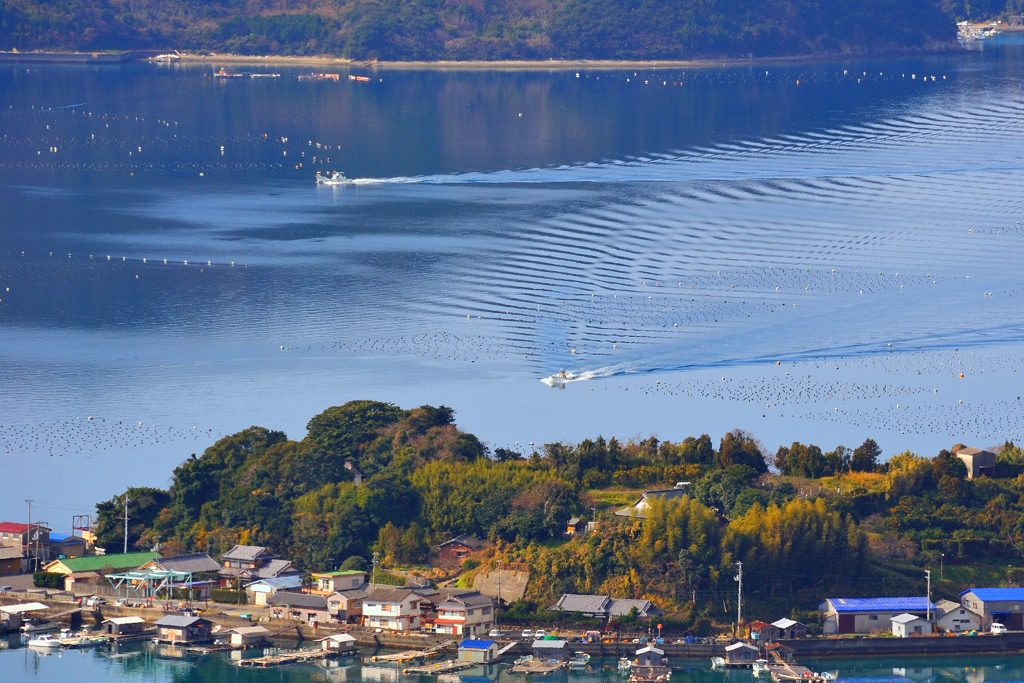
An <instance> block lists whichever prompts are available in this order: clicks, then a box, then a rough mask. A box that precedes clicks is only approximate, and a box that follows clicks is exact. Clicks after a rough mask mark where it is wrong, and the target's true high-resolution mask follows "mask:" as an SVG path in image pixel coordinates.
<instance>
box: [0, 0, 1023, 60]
mask: <svg viewBox="0 0 1024 683" xmlns="http://www.w3.org/2000/svg"><path fill="white" fill-rule="evenodd" d="M987 1H988V4H979V3H977V2H974V3H972V2H969V1H968V0H955V1H954V0H945V4H944V5H942V6H940V4H937V2H936V0H829V1H828V2H817V1H816V0H766V1H763V2H755V1H754V0H728V1H727V0H486V1H485V0H251V1H250V2H241V1H239V0H130V1H128V0H46V1H45V2H43V1H42V0H0V49H4V50H10V49H11V48H18V49H20V50H25V49H60V50H72V49H73V50H101V49H126V48H160V49H165V48H176V49H183V50H184V49H187V50H214V51H222V52H223V51H230V52H234V53H241V54H285V55H292V54H294V55H316V54H332V55H343V56H345V57H350V58H353V59H360V60H363V59H381V60H436V59H456V60H465V59H485V60H493V59H549V58H554V59H562V58H583V59H688V58H697V57H723V56H725V57H746V56H748V55H752V56H755V57H764V56H783V55H806V54H822V53H851V52H852V53H873V52H882V51H899V50H921V49H933V48H942V47H950V46H955V45H956V41H955V35H956V28H955V25H954V18H955V17H958V16H960V15H971V14H976V13H980V12H986V13H988V12H990V11H992V10H993V9H994V10H995V11H996V12H999V11H1002V10H1003V9H1005V8H1004V7H1002V6H1000V7H995V6H992V7H990V6H989V5H991V4H992V3H993V2H995V3H996V4H999V1H1000V0H987ZM1008 1H1009V2H1010V3H1014V2H1016V1H1017V0H1008ZM1011 9H1012V8H1011Z"/></svg>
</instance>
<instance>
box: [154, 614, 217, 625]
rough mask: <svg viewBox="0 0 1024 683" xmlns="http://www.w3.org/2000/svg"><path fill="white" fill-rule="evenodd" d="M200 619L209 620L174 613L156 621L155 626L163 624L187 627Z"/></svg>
mask: <svg viewBox="0 0 1024 683" xmlns="http://www.w3.org/2000/svg"><path fill="white" fill-rule="evenodd" d="M200 621H209V620H208V619H200V618H199V617H182V616H178V615H176V614H172V615H170V616H166V617H164V618H163V619H160V620H159V621H157V622H156V625H157V626H163V627H166V628H188V627H189V626H192V625H193V624H195V623H197V622H200Z"/></svg>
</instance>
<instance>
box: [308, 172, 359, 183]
mask: <svg viewBox="0 0 1024 683" xmlns="http://www.w3.org/2000/svg"><path fill="white" fill-rule="evenodd" d="M316 184H317V185H351V184H352V180H351V179H350V178H346V177H345V174H344V173H338V172H337V171H334V172H333V173H331V175H329V176H327V175H322V174H321V173H320V171H317V172H316Z"/></svg>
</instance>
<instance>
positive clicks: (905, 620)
mask: <svg viewBox="0 0 1024 683" xmlns="http://www.w3.org/2000/svg"><path fill="white" fill-rule="evenodd" d="M889 621H895V622H896V623H897V624H909V623H910V622H912V621H924V619H921V617H918V616H914V615H913V614H899V615H897V616H895V617H893V618H892V619H890V620H889Z"/></svg>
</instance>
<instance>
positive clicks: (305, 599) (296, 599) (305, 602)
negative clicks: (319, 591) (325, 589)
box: [270, 591, 327, 610]
mask: <svg viewBox="0 0 1024 683" xmlns="http://www.w3.org/2000/svg"><path fill="white" fill-rule="evenodd" d="M270 604H271V605H287V606H289V607H306V608H308V609H323V610H325V609H327V598H326V597H324V596H323V595H310V594H309V593H290V592H288V591H280V592H278V593H275V594H274V597H272V598H271V599H270Z"/></svg>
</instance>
